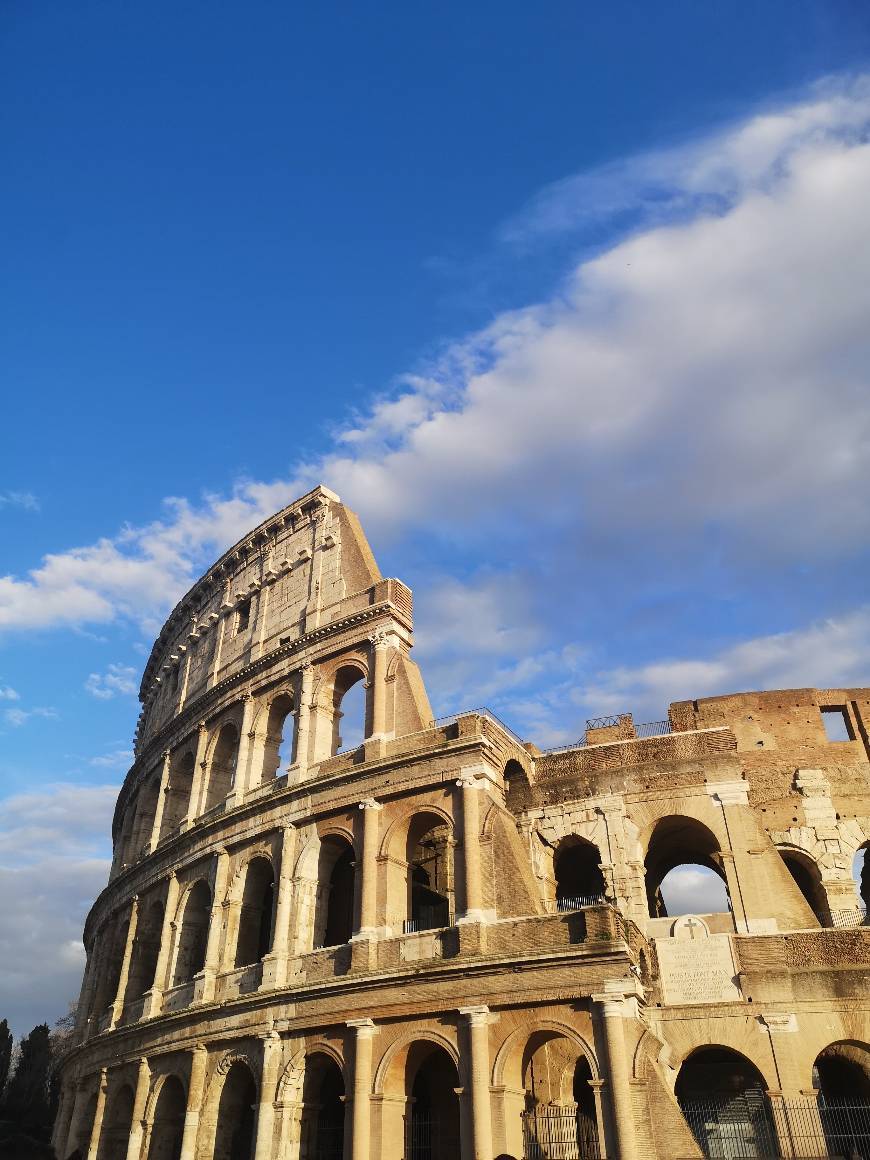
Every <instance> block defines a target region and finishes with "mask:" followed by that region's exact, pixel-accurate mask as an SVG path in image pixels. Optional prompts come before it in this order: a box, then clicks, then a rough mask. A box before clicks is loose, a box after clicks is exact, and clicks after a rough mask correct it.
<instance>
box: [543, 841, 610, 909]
mask: <svg viewBox="0 0 870 1160" xmlns="http://www.w3.org/2000/svg"><path fill="white" fill-rule="evenodd" d="M603 860H604V859H603V858H602V856H601V850H600V849H599V848H598V846H597V845H595V843H594V842H590V841H589V839H588V838H581V837H579V836H578V835H576V834H567V835H566V836H565V837H564V838H562V839H561V840H560V841H559V843H558V844H557V846H556V848H555V850H554V851H553V878H554V880H555V887H556V908H557V909H558V910H576V909H578V908H579V907H581V906H589V905H591V904H592V903H595V902H600V901H602V900H603V898H604V895H605V893H606V889H607V887H606V883H605V880H604V874H603V873H602V871H601V863H602V862H603Z"/></svg>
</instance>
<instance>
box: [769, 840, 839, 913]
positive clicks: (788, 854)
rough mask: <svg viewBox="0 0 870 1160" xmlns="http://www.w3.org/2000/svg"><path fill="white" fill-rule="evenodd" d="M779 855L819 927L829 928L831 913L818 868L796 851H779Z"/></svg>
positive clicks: (808, 858)
mask: <svg viewBox="0 0 870 1160" xmlns="http://www.w3.org/2000/svg"><path fill="white" fill-rule="evenodd" d="M779 854H780V857H781V858H782V860H783V862H784V863H785V868H786V870H788V872H789V874H790V875H791V876H792V879H793V880H794V884H795V886H797V888H798V890H799V891H800V892H801V894H802V895H803V896H804V898H805V899H806V902H807V905H808V906H809V908H810V910H811V911H812V912H813V914H814V915H815V916H816V919H817V920H818V923H819V925H820V926H830V925H831V911H830V908H829V907H828V899H827V897H826V895H825V888H824V887H823V886H822V876H821V874H820V873H819V868H818V866H817V865H816V864H815V862H814V861H813V860H812V858H810V857H809V856H808V855H806V854H804V853H802V852H801V851H798V850H780V851H779Z"/></svg>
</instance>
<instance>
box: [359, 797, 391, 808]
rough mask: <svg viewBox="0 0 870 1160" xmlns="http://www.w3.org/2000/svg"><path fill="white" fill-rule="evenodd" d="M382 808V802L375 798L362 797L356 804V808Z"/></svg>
mask: <svg viewBox="0 0 870 1160" xmlns="http://www.w3.org/2000/svg"><path fill="white" fill-rule="evenodd" d="M383 808H384V807H383V803H382V802H379V801H376V800H375V798H363V800H362V801H361V802H360V803H359V805H358V806H357V809H360V810H382V809H383Z"/></svg>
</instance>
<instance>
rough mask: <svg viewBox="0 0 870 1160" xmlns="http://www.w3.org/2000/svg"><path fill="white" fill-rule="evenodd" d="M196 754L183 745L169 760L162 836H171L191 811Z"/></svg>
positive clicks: (161, 828)
mask: <svg viewBox="0 0 870 1160" xmlns="http://www.w3.org/2000/svg"><path fill="white" fill-rule="evenodd" d="M195 770H196V754H195V752H194V751H193V749H191V748H190V746H183V747H182V751H181V752H180V753H174V754H173V755H172V757H171V758H170V762H169V785H168V787H167V791H166V801H165V803H164V806H163V819H162V821H161V825H160V837H161V839H163V838H168V837H170V836H171V835H172V834H173V833H175V831H176V830H177V829H178V827H179V826H180V825H181V823H182V822H183V821H184V819H185V818H186V817H187V815H188V814H189V813H190V811H191V806H192V804H193V803H192V802H191V800H190V799H191V794H192V793H193V782H194V772H195Z"/></svg>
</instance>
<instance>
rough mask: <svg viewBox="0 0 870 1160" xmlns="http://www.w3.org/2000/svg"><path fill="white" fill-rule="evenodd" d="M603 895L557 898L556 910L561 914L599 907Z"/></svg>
mask: <svg viewBox="0 0 870 1160" xmlns="http://www.w3.org/2000/svg"><path fill="white" fill-rule="evenodd" d="M603 903H604V895H603V894H577V895H575V896H573V897H572V898H557V899H556V910H557V911H558V912H559V913H560V914H563V913H564V912H565V911H567V910H582V909H583V907H584V906H601V905H603Z"/></svg>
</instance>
